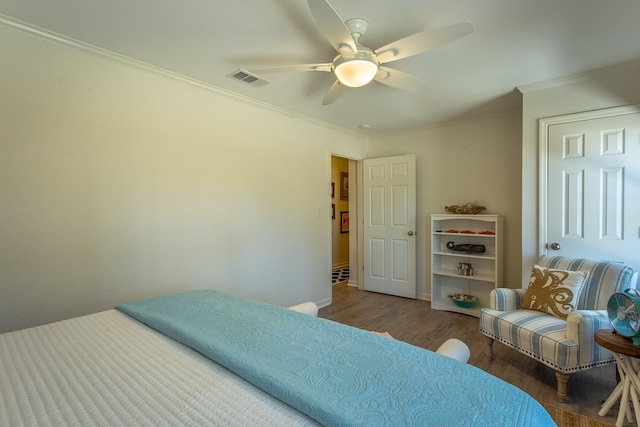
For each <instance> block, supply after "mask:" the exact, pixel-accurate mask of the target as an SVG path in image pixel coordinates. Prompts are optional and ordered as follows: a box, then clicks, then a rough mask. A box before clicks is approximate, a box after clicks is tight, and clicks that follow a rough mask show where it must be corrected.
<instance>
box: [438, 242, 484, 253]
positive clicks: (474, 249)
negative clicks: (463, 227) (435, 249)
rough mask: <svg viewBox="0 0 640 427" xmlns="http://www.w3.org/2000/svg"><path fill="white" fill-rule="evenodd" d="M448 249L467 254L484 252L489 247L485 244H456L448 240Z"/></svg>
mask: <svg viewBox="0 0 640 427" xmlns="http://www.w3.org/2000/svg"><path fill="white" fill-rule="evenodd" d="M447 249H449V250H452V251H456V252H464V253H467V254H483V253H485V252H486V251H487V248H486V247H485V246H484V245H474V244H472V243H462V244H460V245H456V242H448V243H447Z"/></svg>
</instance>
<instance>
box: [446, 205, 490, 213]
mask: <svg viewBox="0 0 640 427" xmlns="http://www.w3.org/2000/svg"><path fill="white" fill-rule="evenodd" d="M486 209H487V208H486V207H484V206H481V205H478V204H476V203H465V204H464V205H462V206H459V205H451V206H445V207H444V210H445V212H447V213H452V214H467V215H468V214H474V215H475V214H479V213H480V212H482V211H484V210H486Z"/></svg>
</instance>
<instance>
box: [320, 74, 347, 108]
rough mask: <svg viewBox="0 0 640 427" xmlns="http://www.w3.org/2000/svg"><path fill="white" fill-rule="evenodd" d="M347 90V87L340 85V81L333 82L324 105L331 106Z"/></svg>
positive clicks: (325, 97) (323, 102) (325, 96)
mask: <svg viewBox="0 0 640 427" xmlns="http://www.w3.org/2000/svg"><path fill="white" fill-rule="evenodd" d="M346 89H347V87H346V86H344V85H342V84H340V80H336V81H335V82H333V84H332V85H331V87H330V88H329V90H328V91H327V93H326V94H325V95H324V99H323V100H322V105H329V104H331V103H332V102H333V101H335V100H336V99H338V97H339V96H340V95H341V94H342V92H344V91H345V90H346Z"/></svg>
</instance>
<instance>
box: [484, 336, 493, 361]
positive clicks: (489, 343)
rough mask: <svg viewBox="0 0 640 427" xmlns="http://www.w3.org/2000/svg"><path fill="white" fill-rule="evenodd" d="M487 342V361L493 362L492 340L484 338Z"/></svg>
mask: <svg viewBox="0 0 640 427" xmlns="http://www.w3.org/2000/svg"><path fill="white" fill-rule="evenodd" d="M485 339H486V340H487V341H486V342H487V360H493V338H489V337H485Z"/></svg>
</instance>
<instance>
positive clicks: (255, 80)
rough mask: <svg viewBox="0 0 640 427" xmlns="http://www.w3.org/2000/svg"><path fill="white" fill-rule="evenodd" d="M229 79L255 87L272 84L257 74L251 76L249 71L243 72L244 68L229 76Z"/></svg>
mask: <svg viewBox="0 0 640 427" xmlns="http://www.w3.org/2000/svg"><path fill="white" fill-rule="evenodd" d="M227 77H231V78H232V79H236V80H239V81H241V82H244V83H246V84H248V85H251V86H254V87H262V86H265V85H268V84H269V83H271V82H270V81H269V80H266V79H263V78H262V77H258V76H256V75H255V74H251V73H250V72H248V71H247V70H243V69H242V68H240V69H238V70H236V71H234V72H233V73H231V74H227Z"/></svg>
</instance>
